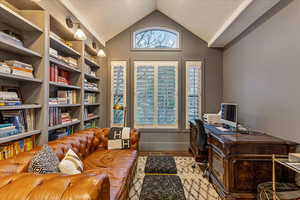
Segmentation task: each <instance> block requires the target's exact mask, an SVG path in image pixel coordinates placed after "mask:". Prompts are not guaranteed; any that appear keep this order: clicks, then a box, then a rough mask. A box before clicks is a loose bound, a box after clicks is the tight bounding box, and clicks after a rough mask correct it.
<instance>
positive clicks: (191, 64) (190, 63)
mask: <svg viewBox="0 0 300 200" xmlns="http://www.w3.org/2000/svg"><path fill="white" fill-rule="evenodd" d="M195 66H196V67H199V68H200V70H199V77H200V81H199V82H200V94H199V113H198V114H199V117H201V115H202V83H203V81H202V73H203V72H202V70H203V63H202V62H201V61H186V62H185V67H186V68H185V69H186V70H185V80H186V87H185V94H186V95H185V102H186V103H185V104H186V107H185V109H186V112H185V113H186V116H185V117H186V128H188V127H189V101H188V99H189V85H190V83H189V69H190V67H195Z"/></svg>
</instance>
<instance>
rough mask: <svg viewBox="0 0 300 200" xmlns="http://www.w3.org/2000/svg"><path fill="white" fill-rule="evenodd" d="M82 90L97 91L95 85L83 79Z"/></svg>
mask: <svg viewBox="0 0 300 200" xmlns="http://www.w3.org/2000/svg"><path fill="white" fill-rule="evenodd" d="M84 88H85V89H90V90H98V85H97V83H92V82H89V81H88V80H87V79H84Z"/></svg>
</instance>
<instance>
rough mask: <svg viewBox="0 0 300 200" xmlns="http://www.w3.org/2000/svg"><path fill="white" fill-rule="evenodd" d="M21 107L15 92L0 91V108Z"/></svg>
mask: <svg viewBox="0 0 300 200" xmlns="http://www.w3.org/2000/svg"><path fill="white" fill-rule="evenodd" d="M17 105H22V101H21V100H20V98H19V97H18V94H17V93H16V92H6V91H0V106H17Z"/></svg>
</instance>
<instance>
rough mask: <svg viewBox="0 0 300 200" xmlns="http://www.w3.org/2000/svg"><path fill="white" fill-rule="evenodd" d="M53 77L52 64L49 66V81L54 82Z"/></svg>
mask: <svg viewBox="0 0 300 200" xmlns="http://www.w3.org/2000/svg"><path fill="white" fill-rule="evenodd" d="M53 75H54V70H53V64H51V66H50V81H54V80H53Z"/></svg>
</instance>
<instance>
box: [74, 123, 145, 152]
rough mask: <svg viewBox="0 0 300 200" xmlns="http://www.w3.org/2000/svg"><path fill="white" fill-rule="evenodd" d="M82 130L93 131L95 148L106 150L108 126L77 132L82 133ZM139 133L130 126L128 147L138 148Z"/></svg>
mask: <svg viewBox="0 0 300 200" xmlns="http://www.w3.org/2000/svg"><path fill="white" fill-rule="evenodd" d="M84 131H93V132H94V133H95V138H94V140H93V145H94V147H96V149H102V150H106V149H107V145H108V135H109V132H110V128H89V129H85V130H83V131H79V133H81V132H82V133H84ZM139 140H140V133H139V131H138V129H135V128H131V130H130V144H131V145H130V149H133V150H138V148H139Z"/></svg>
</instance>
